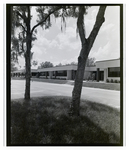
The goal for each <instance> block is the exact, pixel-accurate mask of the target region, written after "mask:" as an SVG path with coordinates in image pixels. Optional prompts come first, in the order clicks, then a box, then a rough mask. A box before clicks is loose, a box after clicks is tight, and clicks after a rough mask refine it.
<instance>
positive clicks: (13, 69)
mask: <svg viewBox="0 0 129 150" xmlns="http://www.w3.org/2000/svg"><path fill="white" fill-rule="evenodd" d="M16 70H18V68H17V67H15V63H14V62H12V61H11V72H13V71H16Z"/></svg>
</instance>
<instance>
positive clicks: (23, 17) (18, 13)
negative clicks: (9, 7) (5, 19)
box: [16, 10, 27, 23]
mask: <svg viewBox="0 0 129 150" xmlns="http://www.w3.org/2000/svg"><path fill="white" fill-rule="evenodd" d="M16 13H17V15H18V16H20V17H21V18H22V19H23V20H24V22H25V23H26V20H27V18H26V16H25V15H24V16H23V15H22V14H20V12H19V11H17V10H16Z"/></svg>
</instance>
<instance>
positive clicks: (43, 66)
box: [38, 61, 54, 69]
mask: <svg viewBox="0 0 129 150" xmlns="http://www.w3.org/2000/svg"><path fill="white" fill-rule="evenodd" d="M53 66H54V65H53V63H51V62H49V61H45V62H42V63H40V66H38V69H42V68H50V67H53Z"/></svg>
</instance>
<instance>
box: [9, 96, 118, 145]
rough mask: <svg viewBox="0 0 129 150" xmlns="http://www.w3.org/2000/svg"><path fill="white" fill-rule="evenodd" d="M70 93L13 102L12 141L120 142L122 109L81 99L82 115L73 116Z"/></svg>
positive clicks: (17, 143) (12, 142)
mask: <svg viewBox="0 0 129 150" xmlns="http://www.w3.org/2000/svg"><path fill="white" fill-rule="evenodd" d="M70 101H71V98H69V97H42V98H32V100H31V103H29V104H28V103H21V102H23V99H20V100H18V102H16V101H12V102H11V144H12V145H40V144H41V145H43V144H50V145H55V144H56V145H60V144H66V145H68V144H74V145H79V144H81V145H98V144H99V145H105V144H106V145H112V144H116V145H117V144H118V145H119V143H120V112H119V111H118V110H117V109H114V108H111V107H108V106H105V105H102V104H97V103H94V102H89V101H83V100H81V109H80V110H81V111H80V114H81V115H80V117H69V115H68V111H69V105H70Z"/></svg>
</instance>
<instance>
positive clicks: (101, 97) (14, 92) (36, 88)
mask: <svg viewBox="0 0 129 150" xmlns="http://www.w3.org/2000/svg"><path fill="white" fill-rule="evenodd" d="M72 90H73V86H72V85H67V84H52V83H44V82H36V81H33V82H31V97H41V96H70V97H71V96H72ZM24 92H25V81H24V80H11V99H12V100H13V99H18V98H24ZM81 98H82V99H84V100H89V101H93V102H97V103H102V104H106V105H108V106H111V107H115V108H118V109H119V108H120V91H114V90H105V89H98V88H88V87H83V88H82V94H81Z"/></svg>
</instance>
